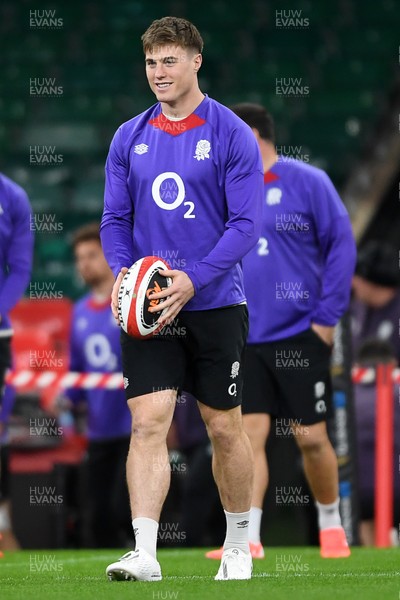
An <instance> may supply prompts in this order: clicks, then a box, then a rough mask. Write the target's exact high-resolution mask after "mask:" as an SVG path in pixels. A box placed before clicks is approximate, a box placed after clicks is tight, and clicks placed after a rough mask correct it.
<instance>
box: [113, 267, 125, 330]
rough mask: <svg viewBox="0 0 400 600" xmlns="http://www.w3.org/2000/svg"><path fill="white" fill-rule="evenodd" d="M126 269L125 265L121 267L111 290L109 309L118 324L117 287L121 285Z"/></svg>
mask: <svg viewBox="0 0 400 600" xmlns="http://www.w3.org/2000/svg"><path fill="white" fill-rule="evenodd" d="M127 271H128V268H127V267H122V269H121V271H120V272H119V273H118V277H117V279H116V280H115V283H114V286H113V289H112V292H111V310H112V314H113V315H114V319H115V320H116V321H117V323H118V325H119V324H120V322H119V318H118V292H119V288H120V285H121V281H122V279H123V277H124V275H125V273H126V272H127Z"/></svg>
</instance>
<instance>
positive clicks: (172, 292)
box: [149, 269, 194, 326]
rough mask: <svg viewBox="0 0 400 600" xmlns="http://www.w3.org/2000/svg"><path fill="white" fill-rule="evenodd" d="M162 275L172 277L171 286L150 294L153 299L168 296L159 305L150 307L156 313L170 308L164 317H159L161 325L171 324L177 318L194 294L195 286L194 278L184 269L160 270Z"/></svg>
mask: <svg viewBox="0 0 400 600" xmlns="http://www.w3.org/2000/svg"><path fill="white" fill-rule="evenodd" d="M160 275H163V277H171V279H172V284H171V285H170V287H168V288H167V287H166V288H165V289H164V290H163V291H162V292H158V293H153V294H151V296H150V299H151V300H153V299H154V300H156V299H157V298H167V297H168V296H169V298H168V300H164V302H163V303H162V304H159V305H158V306H152V307H151V308H149V312H151V313H156V312H159V311H160V310H164V309H166V308H168V310H167V312H166V313H165V315H164V316H163V317H160V318H159V319H158V322H159V323H160V325H163V326H164V325H169V324H170V323H172V321H173V320H174V319H175V317H176V316H177V314H178V313H179V311H180V310H182V308H183V307H184V306H185V304H186V303H187V302H189V300H190V299H191V298H193V296H194V287H193V283H192V280H191V279H190V277H189V275H186V273H185V272H184V271H178V270H175V269H174V270H171V271H169V270H167V269H165V270H160Z"/></svg>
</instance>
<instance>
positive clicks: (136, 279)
mask: <svg viewBox="0 0 400 600" xmlns="http://www.w3.org/2000/svg"><path fill="white" fill-rule="evenodd" d="M170 268H171V267H170V266H169V264H168V263H167V262H166V261H165V260H163V259H162V258H159V257H158V256H145V257H144V258H140V259H139V260H137V261H136V262H135V263H134V264H133V265H132V266H131V268H130V269H128V271H127V273H125V275H124V277H123V279H122V281H121V286H120V288H119V292H118V316H119V322H120V324H121V327H122V329H123V330H124V331H125V332H126V333H127V334H128V335H131V336H132V337H134V338H139V339H145V338H149V337H151V336H153V335H154V334H156V333H157V332H158V331H160V329H161V326H160V325H159V324H158V319H159V317H160V316H162V315H163V314H164V312H165V311H166V309H165V310H164V311H163V310H162V303H163V302H164V300H165V299H166V298H165V299H164V298H160V299H155V300H152V299H151V298H150V297H149V296H150V294H151V293H152V292H161V290H163V289H165V288H166V287H169V286H170V285H171V284H172V279H171V277H163V276H162V275H160V273H159V270H160V269H168V270H169V269H170ZM158 305H159V306H160V311H159V312H155V313H151V312H149V308H150V307H152V306H158Z"/></svg>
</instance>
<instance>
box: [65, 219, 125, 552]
mask: <svg viewBox="0 0 400 600" xmlns="http://www.w3.org/2000/svg"><path fill="white" fill-rule="evenodd" d="M73 247H74V253H75V261H76V268H77V270H78V273H79V275H80V276H81V277H82V279H83V280H84V281H85V283H86V284H87V285H88V286H89V288H90V292H89V293H88V294H87V295H86V296H84V297H83V298H82V299H81V300H79V301H78V302H77V303H76V304H75V306H74V310H73V316H72V324H71V337H70V356H71V358H70V370H71V371H80V372H96V371H97V372H103V373H113V372H120V371H121V370H122V365H121V346H120V343H119V329H118V327H117V324H116V323H115V319H114V317H113V315H112V312H111V309H110V293H111V290H112V287H113V284H114V277H113V274H112V272H111V270H110V268H109V266H108V264H107V262H106V260H105V258H104V254H103V251H102V248H101V243H100V234H99V226H98V224H96V223H93V224H89V225H85V226H84V227H82V228H80V229H78V230H77V231H76V232H75V234H74V239H73ZM68 397H69V398H70V399H71V400H72V401H73V403H74V405H75V406H76V407H78V405H79V404H81V403H82V404H84V406H85V408H86V413H87V435H88V438H89V448H88V464H87V470H88V494H89V500H90V516H91V520H92V528H91V529H92V536H93V540H92V541H93V543H94V545H95V546H97V547H103V548H104V547H105V548H110V547H118V546H121V545H124V544H125V543H126V538H127V534H126V527H125V523H126V520H127V519H129V511H128V510H127V502H128V493H127V487H126V481H125V462H126V456H127V454H128V449H129V437H130V431H131V418H130V413H129V410H128V407H127V405H126V399H125V394H124V391H123V390H119V389H117V390H105V389H92V390H69V392H68ZM105 473H107V479H104V474H105ZM124 534H125V535H124Z"/></svg>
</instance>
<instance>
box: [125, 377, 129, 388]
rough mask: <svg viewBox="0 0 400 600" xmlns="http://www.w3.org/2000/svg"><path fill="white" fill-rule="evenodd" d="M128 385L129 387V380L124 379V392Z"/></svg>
mask: <svg viewBox="0 0 400 600" xmlns="http://www.w3.org/2000/svg"><path fill="white" fill-rule="evenodd" d="M128 385H129V379H128V378H127V377H124V390H126V388H127V387H128Z"/></svg>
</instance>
